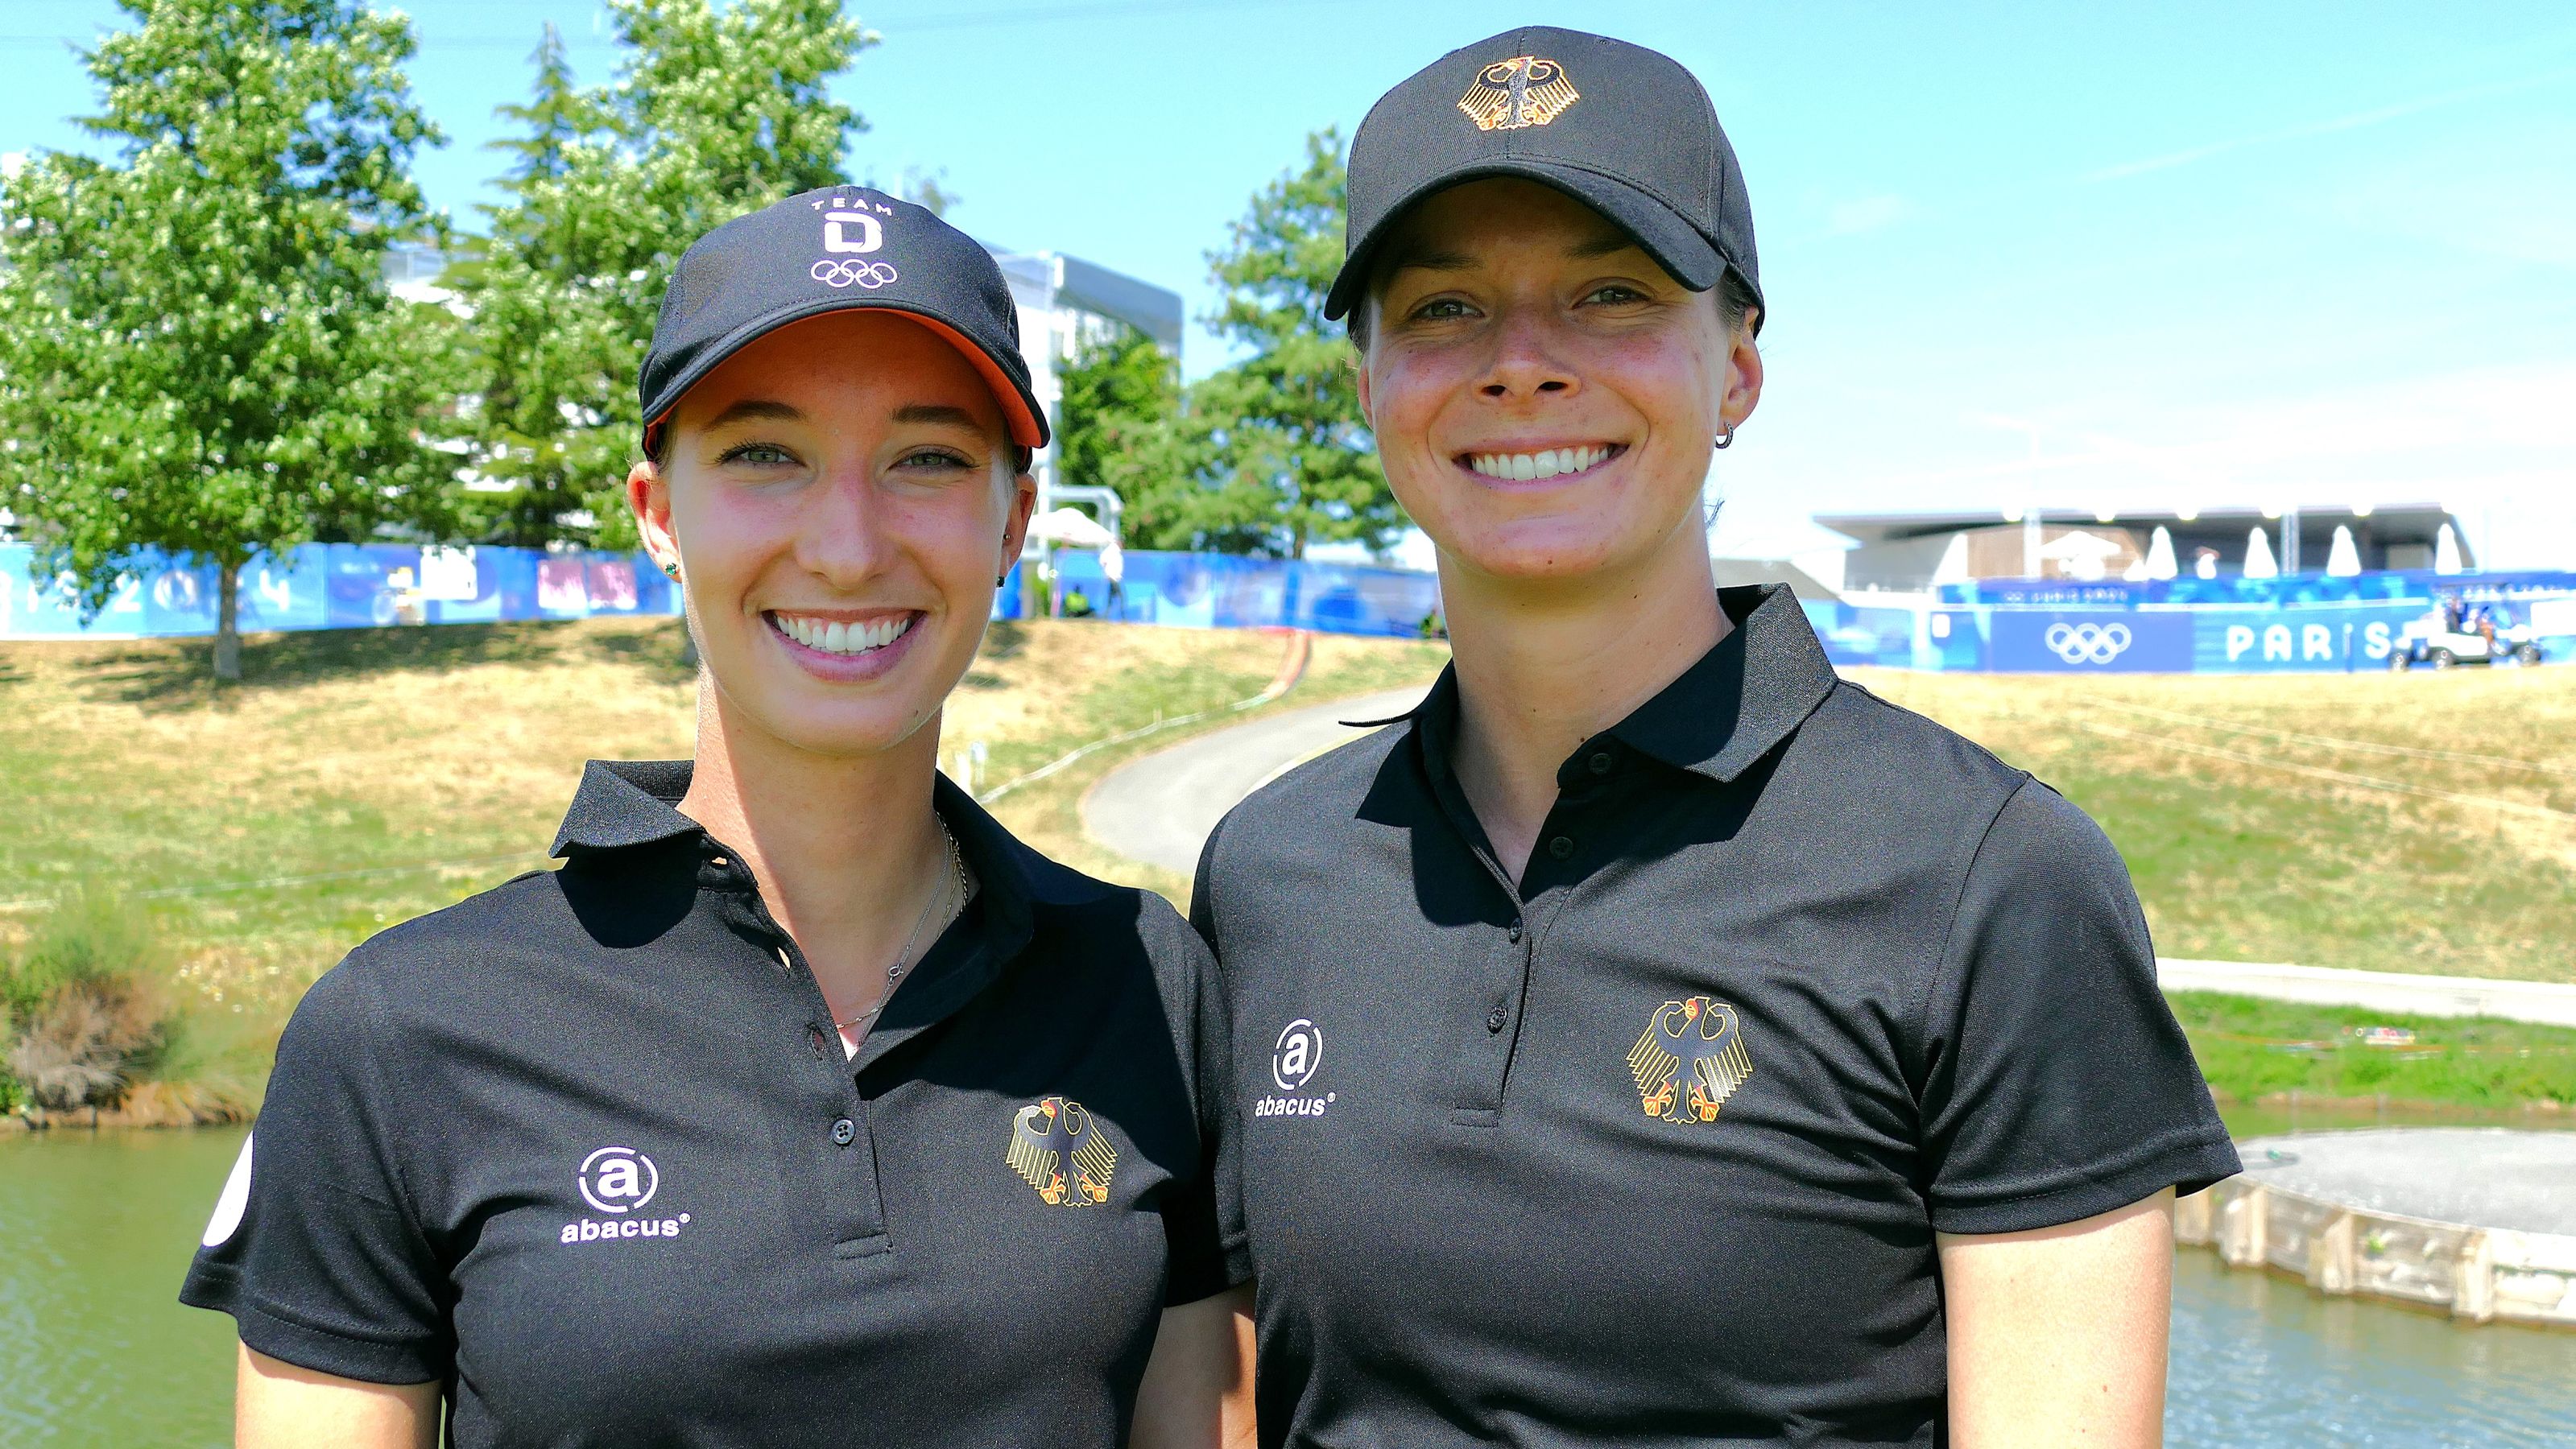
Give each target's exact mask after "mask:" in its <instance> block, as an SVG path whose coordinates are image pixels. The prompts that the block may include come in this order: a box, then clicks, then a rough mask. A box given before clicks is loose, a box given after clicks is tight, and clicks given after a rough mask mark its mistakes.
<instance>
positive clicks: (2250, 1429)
mask: <svg viewBox="0 0 2576 1449" xmlns="http://www.w3.org/2000/svg"><path fill="white" fill-rule="evenodd" d="M2330 1120H2332V1119H2319V1118H2316V1117H2314V1116H2311V1117H2310V1118H2309V1119H2308V1120H2307V1121H2304V1122H2303V1123H2302V1126H2324V1125H2328V1121H2330ZM2446 1120H2448V1121H2451V1122H2455V1123H2456V1122H2458V1121H2459V1120H2461V1119H2458V1118H2451V1119H2446ZM2230 1121H2231V1125H2232V1126H2234V1127H2235V1129H2236V1130H2237V1131H2238V1132H2239V1133H2240V1134H2241V1135H2242V1134H2250V1133H2254V1132H2264V1131H2278V1130H2282V1127H2283V1125H2285V1124H2281V1123H2278V1122H2277V1121H2276V1120H2274V1119H2272V1118H2269V1117H2263V1116H2248V1117H2247V1118H2246V1120H2244V1121H2237V1120H2236V1114H2233V1113H2231V1114H2230ZM2375 1122H2376V1116H2375V1114H2368V1113H2364V1114H2356V1120H2353V1121H2349V1122H2336V1123H2335V1125H2346V1126H2364V1125H2374V1124H2375ZM2524 1125H2528V1124H2524ZM241 1138H242V1133H241V1131H240V1129H233V1130H228V1131H202V1132H104V1133H89V1132H75V1131H58V1132H50V1133H31V1134H0V1446H7V1449H19V1446H44V1449H89V1446H99V1449H128V1446H133V1445H156V1446H171V1449H199V1446H204V1449H214V1446H220V1445H223V1444H226V1443H228V1442H230V1430H231V1415H232V1409H231V1405H232V1362H233V1360H232V1352H233V1350H232V1341H233V1340H232V1324H231V1320H229V1319H226V1318H223V1317H221V1316H220V1315H217V1314H212V1313H201V1312H198V1311H196V1310H194V1309H187V1308H182V1307H180V1306H179V1304H178V1301H177V1298H176V1296H175V1295H176V1294H177V1292H178V1287H179V1279H180V1276H181V1275H182V1274H183V1273H184V1272H185V1271H186V1269H187V1263H188V1258H189V1255H190V1254H191V1253H193V1252H194V1251H195V1248H196V1242H197V1237H198V1234H199V1232H200V1231H201V1230H202V1229H203V1228H204V1226H205V1220H206V1215H207V1212H208V1211H209V1209H210V1208H211V1207H212V1205H213V1203H214V1200H215V1193H216V1190H217V1189H218V1188H220V1187H221V1186H222V1184H223V1180H224V1175H225V1174H226V1173H227V1172H229V1171H230V1170H231V1169H232V1163H233V1158H234V1156H235V1154H236V1153H237V1152H238V1151H239V1150H240V1147H241ZM2171 1384H2172V1389H2171V1393H2170V1395H2169V1399H2168V1402H2169V1405H2170V1407H2169V1409H2168V1412H2167V1417H2166V1425H2167V1430H2168V1433H2167V1442H2168V1443H2170V1444H2173V1445H2175V1446H2178V1449H2197V1446H2221V1445H2224V1446H2229V1449H2239V1446H2241V1449H2305V1446H2312V1445H2313V1446H2321V1449H2322V1446H2334V1449H2344V1446H2392V1449H2394V1446H2405V1449H2490V1446H2493V1449H2538V1446H2567V1445H2571V1444H2576V1387H2571V1386H2576V1334H2563V1333H2544V1332H2540V1331H2537V1330H2531V1329H2522V1328H2513V1327H2498V1326H2492V1325H2491V1326H2488V1327H2483V1328H2471V1327H2463V1326H2460V1325H2456V1324H2453V1323H2452V1322H2450V1321H2449V1320H2447V1319H2443V1318H2436V1317H2431V1316H2428V1315H2424V1314H2417V1313H2410V1312H2407V1311H2405V1310H2403V1309H2397V1308H2391V1307H2387V1306H2384V1305H2381V1304H2377V1303H2370V1302H2364V1301H2360V1300H2356V1299H2350V1298H2322V1297H2319V1296H2317V1295H2314V1294H2311V1293H2309V1292H2308V1291H2307V1290H2306V1289H2305V1288H2304V1287H2302V1286H2301V1285H2299V1284H2297V1283H2294V1282H2291V1281H2289V1280H2286V1279H2283V1278H2278V1277H2274V1276H2271V1275H2268V1274H2263V1273H2251V1272H2232V1271H2230V1270H2228V1269H2226V1268H2224V1267H2221V1266H2220V1265H2219V1262H2218V1259H2217V1257H2216V1256H2215V1255H2214V1254H2212V1253H2209V1252H2208V1251H2206V1250H2204V1249H2198V1248H2191V1249H2185V1250H2183V1251H2182V1252H2181V1254H2180V1255H2179V1257H2178V1258H2177V1260H2176V1263H2175V1275H2174V1328H2173V1358H2172V1379H2171Z"/></svg>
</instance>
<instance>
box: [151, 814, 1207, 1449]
mask: <svg viewBox="0 0 2576 1449" xmlns="http://www.w3.org/2000/svg"><path fill="white" fill-rule="evenodd" d="M688 780H689V767H688V765H687V764H685V763H678V764H641V765H636V764H600V763H594V764H593V765H591V767H590V769H589V771H588V772H587V774H586V775H585V776H584V778H583V780H582V786H581V791H580V795H579V797H578V798H577V799H576V800H575V801H574V803H573V807H572V811H571V814H570V816H569V818H568V819H567V820H566V821H565V824H564V828H563V832H562V834H561V835H560V836H559V837H558V839H557V843H556V851H557V853H558V854H560V855H563V856H565V857H567V860H566V864H565V865H564V867H563V868H562V869H561V870H560V871H555V872H537V873H533V874H531V875H529V876H525V877H522V878H520V879H518V880H515V881H512V882H511V883H509V884H507V885H504V886H502V887H500V888H498V889H496V890H493V891H489V892H487V893H485V894H483V895H480V896H476V897H474V898H473V899H471V900H468V901H466V902H464V903H462V904H460V905H458V906H455V907H453V908H451V909H448V910H444V911H441V912H438V913H437V914H435V915H432V916H427V917H424V918H422V919H420V920H416V921H412V922H410V923H408V924H405V925H402V926H398V927H396V928H394V929H393V930H390V931H387V932H385V933H384V934H382V935H380V936H378V937H376V938H375V939H374V940H372V941H369V942H368V943H367V944H366V945H364V946H361V947H360V948H358V950H357V951H356V952H354V953H352V954H351V955H350V957H349V958H348V960H346V961H344V962H343V963H341V964H340V965H339V966H338V967H337V968H336V969H334V970H332V971H331V972H329V973H328V974H326V975H325V976H323V978H322V979H321V980H320V981H319V982H317V983H316V984H315V985H314V987H313V989H312V991H311V992H310V993H308V994H307V995H306V997H305V999H304V1001H303V1003H302V1005H301V1006H299V1007H298V1008H297V1010H296V1012H295V1016H294V1019H293V1021H292V1023H291V1024H290V1025H289V1026H288V1027H287V1029H286V1034H285V1036H284V1038H283V1040H281V1041H280V1042H279V1044H278V1057H277V1070H276V1074H275V1075H274V1076H273V1077H272V1078H271V1080H270V1083H269V1090H268V1100H267V1105H266V1107H265V1109H264V1110H263V1112H262V1114H261V1116H260V1119H259V1124H258V1127H257V1129H256V1131H255V1133H254V1134H253V1138H252V1141H253V1144H254V1146H253V1147H252V1148H251V1149H250V1151H249V1154H248V1158H247V1160H248V1162H249V1163H250V1169H249V1171H248V1172H247V1173H246V1174H237V1177H238V1176H246V1179H247V1193H246V1195H245V1194H243V1193H241V1192H240V1191H239V1190H238V1184H237V1186H236V1190H234V1191H232V1192H230V1193H228V1194H227V1198H226V1201H225V1202H224V1203H223V1204H222V1205H220V1206H219V1207H218V1210H217V1213H216V1219H215V1221H214V1222H213V1223H212V1224H211V1225H210V1226H209V1228H208V1230H207V1234H206V1236H207V1237H208V1238H209V1239H210V1240H212V1245H211V1246H208V1247H206V1248H205V1249H204V1250H203V1251H201V1252H200V1253H199V1254H198V1255H197V1259H196V1263H195V1265H194V1267H193V1268H192V1269H191V1271H190V1272H189V1275H188V1281H187V1285H186V1287H185V1289H184V1290H183V1292H182V1294H181V1297H182V1298H183V1300H184V1301H186V1302H188V1303H192V1304H195V1305H197V1306H200V1307H205V1308H214V1309H219V1310H221V1311H223V1312H226V1313H230V1314H231V1315H233V1317H234V1318H235V1319H237V1320H238V1321H239V1323H240V1329H241V1337H242V1340H243V1341H244V1342H245V1343H247V1344H249V1345H250V1346H251V1347H252V1348H255V1349H257V1350H259V1351H260V1352H262V1353H265V1354H269V1355H271V1356H273V1357H276V1358H280V1359H284V1360H286V1361H287V1362H289V1363H294V1364H300V1365H303V1366H305V1367H307V1368H313V1369H318V1370H321V1371H323V1372H326V1373H332V1374H338V1375H341V1376H343V1377H347V1378H354V1379H364V1380H370V1381H375V1382H382V1383H403V1382H420V1381H424V1380H445V1381H446V1382H447V1385H448V1392H449V1394H450V1396H451V1399H452V1402H453V1405H454V1408H453V1413H452V1420H451V1432H452V1435H453V1442H455V1443H458V1444H468V1445H479V1444H501V1443H508V1444H513V1445H519V1444H689V1445H713V1444H823V1443H837V1444H887V1445H905V1444H918V1445H933V1444H935V1445H942V1446H947V1445H991V1446H996V1449H1005V1446H1007V1449H1026V1446H1029V1445H1036V1444H1046V1445H1059V1444H1062V1445H1085V1444H1088V1445H1113V1444H1119V1443H1123V1442H1124V1440H1125V1437H1126V1433H1127V1427H1128V1422H1129V1419H1130V1416H1131V1413H1132V1410H1133V1405H1134V1399H1135V1394H1136V1388H1137V1383H1138V1380H1139V1378H1140V1377H1141V1376H1142V1374H1143V1372H1144V1366H1145V1359H1146V1355H1147V1352H1148V1350H1149V1349H1150V1348H1151V1346H1152V1342H1153V1336H1154V1330H1155V1327H1156V1322H1157V1318H1158V1315H1159V1313H1160V1311H1161V1310H1162V1308H1163V1307H1164V1306H1165V1305H1166V1304H1171V1303H1180V1302H1186V1301H1189V1300H1192V1299H1197V1298H1201V1297H1204V1296H1206V1295H1208V1294H1211V1293H1214V1292H1217V1291H1219V1290H1220V1289H1222V1288H1224V1287H1226V1286H1227V1285H1228V1283H1229V1282H1231V1281H1238V1280H1236V1279H1230V1278H1229V1277H1228V1274H1227V1268H1226V1260H1227V1256H1228V1255H1227V1252H1226V1251H1225V1247H1226V1245H1224V1244H1222V1243H1220V1241H1219V1239H1218V1234H1217V1226H1216V1207H1215V1193H1214V1190H1213V1188H1212V1187H1211V1182H1212V1180H1213V1176H1214V1171H1215V1169H1214V1165H1213V1162H1212V1149H1211V1145H1210V1144H1211V1143H1212V1142H1213V1141H1214V1140H1215V1135H1216V1134H1215V1129H1216V1127H1217V1125H1218V1124H1219V1122H1220V1121H1221V1120H1222V1118H1223V1115H1224V1114H1223V1113H1222V1112H1221V1111H1220V1110H1219V1109H1218V1107H1217V1106H1216V1105H1215V1104H1216V1102H1217V1101H1218V1100H1219V1098H1220V1096H1221V1090H1220V1084H1219V1082H1218V1079H1217V1077H1218V1069H1217V1068H1216V1067H1214V1066H1212V1065H1211V1063H1212V1062H1213V1061H1214V1060H1215V1054H1216V1053H1219V1052H1221V1051H1222V1050H1223V1049H1224V1028H1223V1026H1222V1017H1221V1013H1222V1010H1223V1005H1222V1002H1221V1000H1220V999H1219V997H1218V995H1217V993H1216V992H1215V990H1214V989H1213V985H1212V981H1211V978H1210V975H1209V961H1208V955H1207V949H1206V947H1205V946H1204V945H1203V944H1202V943H1201V942H1200V941H1199V940H1198V938H1197V937H1196V936H1194V935H1193V934H1191V932H1190V929H1189V927H1188V925H1187V924H1186V923H1184V922H1183V921H1182V920H1181V919H1180V917H1179V915H1178V914H1177V913H1176V912H1174V911H1173V910H1172V908H1171V907H1170V906H1169V905H1167V904H1165V903H1164V902H1163V901H1162V900H1161V899H1160V898H1159V897H1155V896H1152V895H1148V894H1144V893H1142V892H1138V891H1134V890H1129V889H1124V888H1121V887H1114V886H1109V885H1105V884H1102V883H1101V882H1098V881H1095V880H1091V879H1089V878H1087V877H1084V876H1081V875H1077V874H1075V873H1074V872H1072V871H1069V870H1066V869H1064V868H1062V867H1060V866H1057V865H1054V864H1052V863H1051V862H1049V861H1047V860H1046V859H1045V858H1043V857H1041V856H1039V855H1037V854H1035V853H1034V852H1031V851H1029V850H1028V849H1027V848H1025V847H1023V846H1021V845H1020V844H1019V843H1018V842H1017V841H1015V840H1013V839H1012V838H1011V837H1010V836H1009V835H1008V834H1007V833H1006V832H1005V831H1004V830H1003V829H1002V828H1001V827H1000V826H999V825H997V824H995V823H994V822H993V820H992V819H991V817H989V816H987V815H986V814H984V812H983V811H981V810H979V809H977V808H976V806H975V804H974V803H973V802H972V801H971V800H969V799H967V798H966V797H965V796H964V795H963V794H962V793H960V792H959V791H957V790H956V789H955V788H954V787H952V786H950V785H949V784H948V783H947V782H946V781H945V780H942V781H941V782H940V783H939V788H938V795H937V806H938V809H939V811H940V814H941V815H942V816H943V817H944V818H945V819H946V820H947V821H948V823H949V826H950V828H951V829H952V830H953V831H954V832H955V833H956V836H957V840H958V844H959V846H960V847H961V849H962V850H963V852H964V855H965V858H966V860H967V862H968V863H969V864H970V865H971V866H972V868H973V869H974V871H975V874H976V876H977V877H978V879H979V880H980V882H981V889H980V891H979V892H978V893H977V895H976V897H975V899H974V904H973V905H972V906H971V907H970V908H969V909H968V911H967V912H966V914H965V915H964V916H962V917H961V918H960V919H959V921H958V922H957V924H955V925H954V926H953V927H951V928H950V929H949V930H948V931H947V932H946V933H945V934H944V935H943V936H942V937H941V938H940V940H939V941H938V942H937V943H936V944H935V945H934V946H933V948H932V949H931V951H930V952H929V954H928V955H927V956H926V957H925V958H924V959H923V961H922V962H921V964H920V965H919V966H918V967H916V968H915V970H914V971H913V973H912V974H911V975H909V976H908V977H907V978H906V979H905V980H904V982H903V984H902V987H901V989H899V990H898V991H896V992H895V994H894V996H893V997H892V999H891V1000H890V1002H889V1003H888V1005H887V1007H886V1010H885V1014H884V1016H883V1017H882V1019H881V1020H880V1022H879V1024H878V1025H877V1027H876V1028H875V1030H874V1031H873V1032H871V1033H870V1035H869V1036H868V1038H867V1042H866V1045H865V1046H864V1047H863V1048H862V1049H861V1051H860V1052H859V1053H858V1055H857V1056H856V1057H855V1058H848V1057H846V1056H845V1054H844V1051H843V1048H842V1045H841V1042H840V1039H839V1037H838V1036H837V1035H836V1034H835V1033H834V1032H833V1030H832V1025H831V1021H830V1017H829V1008H828V1007H826V1006H825V1004H824V1000H823V995H822V993H821V991H820V989H819V988H817V987H816V985H815V984H814V980H813V977H812V975H811V974H810V973H809V972H808V971H807V970H806V968H805V966H804V963H803V956H802V954H801V953H800V952H799V951H798V950H797V948H796V946H795V944H794V943H793V942H792V941H790V940H789V939H788V938H787V937H786V935H785V934H784V933H782V932H781V931H780V930H779V929H778V927H777V925H776V923H775V922H774V921H773V920H772V919H771V917H770V915H769V913H768V911H767V910H766V909H765V908H764V907H763V906H762V904H761V901H760V899H759V897H758V895H757V893H756V890H755V887H754V884H753V881H752V877H751V875H750V873H749V872H748V871H747V870H745V869H744V868H743V866H742V864H741V862H740V861H739V859H738V858H736V857H735V856H734V855H733V853H732V852H731V851H730V850H728V849H727V848H726V847H725V846H723V845H722V844H720V843H718V842H716V841H714V840H712V839H711V838H710V837H709V836H708V835H707V834H706V833H705V832H704V831H703V830H701V829H700V828H699V827H698V826H697V824H696V823H695V822H694V821H691V820H690V819H688V818H687V817H685V816H683V815H681V814H680V813H679V812H678V811H677V810H675V809H674V808H673V804H674V803H675V802H676V801H678V800H679V799H680V798H681V795H682V793H683V792H684V791H685V790H686V789H687V786H688Z"/></svg>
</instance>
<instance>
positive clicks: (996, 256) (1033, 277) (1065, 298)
mask: <svg viewBox="0 0 2576 1449" xmlns="http://www.w3.org/2000/svg"><path fill="white" fill-rule="evenodd" d="M993 260H995V261H996V262H999V263H1000V264H1001V267H1002V277H1003V279H1004V280H1006V281H1008V282H1009V283H1010V284H1011V300H1013V301H1015V302H1017V303H1018V304H1019V308H1020V352H1021V353H1022V355H1024V356H1026V357H1027V358H1028V360H1029V373H1030V381H1031V383H1032V384H1033V386H1034V389H1035V391H1036V393H1037V398H1038V405H1039V406H1040V407H1043V408H1045V409H1046V413H1047V421H1048V422H1049V424H1050V425H1051V426H1053V427H1054V428H1056V429H1059V430H1060V429H1061V428H1062V427H1063V426H1064V384H1063V382H1062V380H1061V379H1062V374H1063V370H1064V368H1065V367H1066V366H1067V365H1068V364H1070V363H1071V362H1072V361H1073V358H1074V355H1075V354H1076V353H1077V352H1079V351H1080V350H1081V348H1082V345H1083V344H1084V343H1085V342H1096V341H1105V340H1107V339H1108V338H1109V337H1111V336H1113V335H1114V334H1115V333H1116V331H1117V329H1118V328H1119V327H1121V326H1125V327H1132V328H1134V329H1135V330H1137V331H1139V332H1142V333H1144V334H1145V335H1146V336H1148V337H1151V338H1152V339H1154V340H1155V341H1156V342H1158V343H1160V344H1161V345H1162V346H1163V348H1164V350H1166V351H1168V352H1170V353H1171V354H1172V356H1173V358H1174V359H1175V360H1176V361H1177V360H1178V359H1179V357H1180V355H1181V332H1182V320H1183V319H1182V313H1181V299H1180V296H1179V294H1178V293H1174V292H1167V291H1165V290H1164V289H1162V288H1161V287H1157V286H1155V285H1154V284H1153V283H1151V282H1141V281H1138V280H1137V279H1136V278H1134V277H1130V276H1127V275H1126V274H1124V273H1121V272H1113V271H1111V270H1109V269H1108V268H1107V267H1104V266H1100V265H1098V264H1096V263H1093V262H1086V261H1084V260H1082V259H1081V258H1080V257H1069V256H1066V255H1064V254H1063V253H1061V252H1005V251H999V250H995V251H994V252H993ZM1036 472H1037V480H1038V511H1039V512H1041V513H1043V512H1046V511H1048V510H1049V509H1052V508H1053V507H1054V506H1055V500H1054V498H1053V493H1054V489H1055V485H1056V482H1057V479H1056V449H1055V445H1054V444H1053V443H1049V444H1048V445H1047V449H1046V451H1045V452H1043V453H1041V454H1039V455H1038V459H1037V463H1036Z"/></svg>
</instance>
